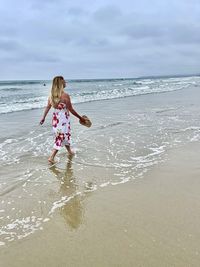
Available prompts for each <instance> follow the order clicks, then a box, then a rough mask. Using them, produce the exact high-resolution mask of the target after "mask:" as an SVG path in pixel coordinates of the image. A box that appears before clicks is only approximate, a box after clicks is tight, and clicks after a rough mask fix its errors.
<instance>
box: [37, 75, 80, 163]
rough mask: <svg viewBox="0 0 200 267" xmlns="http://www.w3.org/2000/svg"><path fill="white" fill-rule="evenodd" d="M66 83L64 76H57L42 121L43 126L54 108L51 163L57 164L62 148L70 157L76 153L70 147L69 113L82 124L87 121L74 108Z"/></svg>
mask: <svg viewBox="0 0 200 267" xmlns="http://www.w3.org/2000/svg"><path fill="white" fill-rule="evenodd" d="M65 87H66V82H65V80H64V78H63V77H62V76H56V77H55V78H54V79H53V83H52V89H51V95H50V97H49V98H48V103H47V106H46V108H45V111H44V115H43V117H42V119H41V121H40V124H41V125H42V124H43V123H44V121H45V118H46V116H47V114H48V112H49V110H50V109H51V107H53V108H54V112H53V118H52V126H53V132H54V136H55V139H54V146H53V151H52V154H51V156H50V157H49V159H48V161H49V163H52V164H54V163H55V160H54V158H55V156H56V154H57V152H58V150H60V148H61V147H62V146H65V147H66V149H67V151H68V152H69V154H70V155H73V154H74V152H73V151H72V150H71V147H70V137H71V134H70V130H71V129H70V114H69V111H70V112H71V113H72V114H73V115H74V116H76V117H77V118H78V119H79V121H80V123H83V124H84V123H85V119H84V118H83V117H82V116H80V115H79V114H78V113H77V112H76V111H75V110H74V109H73V107H72V104H71V100H70V96H69V95H68V94H67V93H65V92H64V88H65Z"/></svg>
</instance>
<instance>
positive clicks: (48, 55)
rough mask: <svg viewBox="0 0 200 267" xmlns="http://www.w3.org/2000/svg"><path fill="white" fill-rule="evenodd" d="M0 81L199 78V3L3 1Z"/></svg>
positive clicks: (168, 0) (188, 0)
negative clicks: (155, 77)
mask: <svg viewBox="0 0 200 267" xmlns="http://www.w3.org/2000/svg"><path fill="white" fill-rule="evenodd" d="M0 66H1V67H0V80H6V79H51V78H52V77H53V76H55V75H58V74H59V75H60V74H61V75H64V76H65V78H66V79H76V78H77V79H81V78H116V77H118V78H120V77H138V76H144V75H145V76H146V75H168V74H191V73H200V1H199V0H139V1H138V0H137V1H135V0H122V1H117V0H115V1H114V0H109V1H105V0H98V1H95V0H82V1H81V0H78V1H76V0H73V1H67V0H18V1H16V0H0Z"/></svg>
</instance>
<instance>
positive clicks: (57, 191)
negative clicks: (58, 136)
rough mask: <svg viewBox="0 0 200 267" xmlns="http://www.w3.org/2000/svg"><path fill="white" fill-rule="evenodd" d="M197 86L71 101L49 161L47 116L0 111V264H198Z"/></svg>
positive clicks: (35, 112) (86, 266)
mask: <svg viewBox="0 0 200 267" xmlns="http://www.w3.org/2000/svg"><path fill="white" fill-rule="evenodd" d="M199 94H200V92H199V88H198V87H190V88H187V89H183V90H176V91H169V92H165V93H157V94H144V95H140V96H132V97H126V98H118V99H109V100H102V101H93V102H87V103H80V104H76V105H75V107H76V109H77V110H78V111H79V112H80V113H81V114H86V115H88V116H89V117H90V118H91V120H92V122H93V125H92V127H91V128H89V129H88V128H86V127H83V126H82V125H80V124H78V123H77V121H76V120H75V119H74V118H72V121H71V122H72V139H73V147H74V149H75V151H76V155H75V157H73V158H69V157H68V156H67V155H66V151H65V150H64V149H63V150H61V152H60V153H59V155H58V157H57V159H58V163H57V164H56V165H55V166H52V167H50V166H49V165H48V163H47V156H48V154H49V153H50V151H51V148H52V134H51V116H50V115H49V117H48V119H47V121H46V123H45V125H44V126H42V127H41V126H39V125H38V122H39V120H40V116H41V113H42V110H41V109H33V110H26V111H19V112H13V113H7V114H1V116H0V123H1V125H2V131H1V135H0V140H1V144H0V156H1V169H0V204H1V206H0V223H1V227H0V258H1V266H3V267H4V266H5V267H7V266H11V267H18V266H20V267H21V266H27V265H28V266H39V267H40V266H41V267H43V266H48V267H49V266H50V267H51V266H52V267H53V266H59V267H65V266H72V267H74V266H75V267H76V266H77V267H79V266H84V267H90V266H91V267H92V266H99V267H110V266H120V267H121V266H123V267H124V266H125V267H126V266H127V267H129V266H131V267H132V266H144V267H146V266H147V267H149V266H152V267H155V266H158V267H160V266H170V267H171V266H175V267H179V266H181V267H183V266H184V267H185V266H187V267H188V266H195V267H196V266H199V261H200V254H199V253H200V251H199V247H200V241H199V240H200V238H199V229H198V226H199V221H200V216H199V208H198V206H199V204H198V203H199V198H200V197H199V180H198V177H199V172H200V169H199V151H200V144H199V138H200V127H199V115H198V114H199ZM30 118H31V119H30ZM9 125H12V131H8V129H9Z"/></svg>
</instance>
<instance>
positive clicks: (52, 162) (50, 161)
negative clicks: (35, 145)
mask: <svg viewBox="0 0 200 267" xmlns="http://www.w3.org/2000/svg"><path fill="white" fill-rule="evenodd" d="M48 162H49V163H50V164H55V163H56V162H57V161H55V160H54V159H52V158H48Z"/></svg>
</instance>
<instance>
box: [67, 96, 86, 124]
mask: <svg viewBox="0 0 200 267" xmlns="http://www.w3.org/2000/svg"><path fill="white" fill-rule="evenodd" d="M66 100H67V104H68V105H67V106H68V109H69V111H70V112H71V113H72V114H73V115H74V116H76V117H77V118H78V119H79V120H80V121H81V122H85V119H84V118H83V117H82V116H80V115H79V114H78V113H77V112H76V111H75V110H74V108H73V106H72V103H71V99H70V96H69V95H67V99H66Z"/></svg>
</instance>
